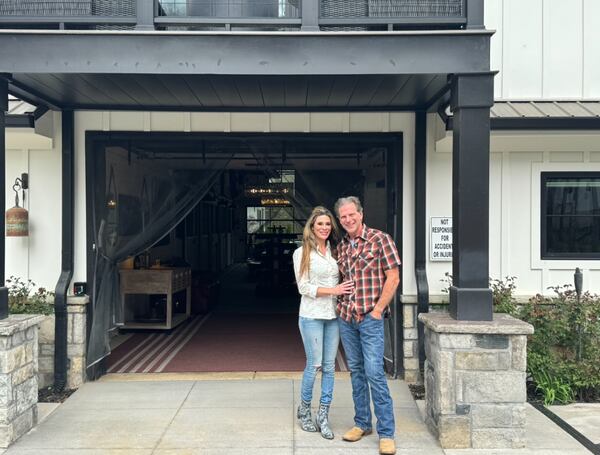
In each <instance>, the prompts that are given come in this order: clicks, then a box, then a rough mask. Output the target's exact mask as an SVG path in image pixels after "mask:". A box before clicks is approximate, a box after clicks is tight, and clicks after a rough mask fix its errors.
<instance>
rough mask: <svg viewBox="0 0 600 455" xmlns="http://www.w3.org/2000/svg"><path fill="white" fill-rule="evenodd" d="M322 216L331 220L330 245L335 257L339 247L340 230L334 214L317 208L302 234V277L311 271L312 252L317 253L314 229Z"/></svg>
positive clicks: (321, 207) (319, 207) (323, 208)
mask: <svg viewBox="0 0 600 455" xmlns="http://www.w3.org/2000/svg"><path fill="white" fill-rule="evenodd" d="M321 215H326V216H328V217H329V219H330V220H331V234H329V238H328V239H327V240H329V243H330V244H331V253H332V254H333V255H335V246H336V245H337V243H338V241H339V239H340V229H339V228H338V225H337V223H336V221H335V217H334V216H333V214H332V213H331V212H330V211H329V210H327V209H326V208H325V207H323V206H320V205H318V206H316V207H315V208H314V209H313V211H312V213H311V214H310V216H309V217H308V220H306V224H305V225H304V231H303V232H302V259H301V261H300V276H303V275H304V274H305V273H306V274H308V273H309V271H310V252H311V251H312V250H315V251H317V248H318V245H317V239H316V238H315V233H314V232H313V230H312V228H313V226H314V225H315V221H316V219H317V217H319V216H321Z"/></svg>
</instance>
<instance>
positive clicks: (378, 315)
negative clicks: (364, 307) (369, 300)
mask: <svg viewBox="0 0 600 455" xmlns="http://www.w3.org/2000/svg"><path fill="white" fill-rule="evenodd" d="M370 315H371V317H372V318H373V319H377V320H378V321H379V320H381V319H382V318H383V314H382V312H381V311H380V310H378V309H377V308H373V309H372V310H371V313H370Z"/></svg>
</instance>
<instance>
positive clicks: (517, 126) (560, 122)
mask: <svg viewBox="0 0 600 455" xmlns="http://www.w3.org/2000/svg"><path fill="white" fill-rule="evenodd" d="M490 122H491V123H490V128H491V129H492V131H509V130H518V131H523V130H529V131H534V130H540V131H544V130H553V131H557V130H563V131H569V130H571V131H594V130H600V117H503V118H498V117H493V118H491V119H490ZM453 126H454V120H453V119H452V117H450V118H448V119H447V121H446V130H448V131H452V128H453Z"/></svg>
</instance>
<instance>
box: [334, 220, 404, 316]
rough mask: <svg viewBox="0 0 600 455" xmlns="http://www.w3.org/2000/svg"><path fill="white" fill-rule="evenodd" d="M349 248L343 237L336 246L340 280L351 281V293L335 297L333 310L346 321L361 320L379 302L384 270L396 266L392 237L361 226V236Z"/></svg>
mask: <svg viewBox="0 0 600 455" xmlns="http://www.w3.org/2000/svg"><path fill="white" fill-rule="evenodd" d="M355 242H356V243H355V246H352V243H351V241H350V238H349V237H348V235H346V236H345V237H344V238H343V240H342V241H341V242H340V243H339V245H338V246H337V251H338V260H337V261H338V267H339V268H340V273H341V274H342V281H347V280H352V281H354V293H353V294H347V295H340V296H339V297H338V304H337V311H338V313H339V315H340V317H341V318H342V319H344V320H346V321H351V320H352V318H354V319H355V320H356V321H362V320H363V318H364V315H365V314H367V313H368V312H370V311H371V310H372V309H373V307H375V304H376V303H377V301H378V300H379V296H380V295H381V290H382V288H383V284H384V283H385V272H386V270H390V269H393V268H395V267H398V266H399V265H400V256H399V255H398V250H397V249H396V245H395V243H394V241H393V240H392V237H391V236H390V235H389V234H386V233H385V232H381V231H379V230H377V229H371V228H369V227H367V226H365V225H364V224H363V229H362V233H361V234H360V235H359V236H357V237H356V238H355Z"/></svg>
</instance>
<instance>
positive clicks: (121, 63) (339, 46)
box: [0, 30, 493, 75]
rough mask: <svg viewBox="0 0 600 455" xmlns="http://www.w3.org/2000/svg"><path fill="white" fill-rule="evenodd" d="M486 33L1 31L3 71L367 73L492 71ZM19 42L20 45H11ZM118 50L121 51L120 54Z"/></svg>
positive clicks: (269, 73)
mask: <svg viewBox="0 0 600 455" xmlns="http://www.w3.org/2000/svg"><path fill="white" fill-rule="evenodd" d="M492 33H493V32H491V31H488V30H475V31H468V30H459V31H456V30H444V31H402V32H400V31H398V32H356V33H352V32H344V33H341V32H340V33H335V32H313V33H304V32H295V33H283V32H281V33H276V32H271V33H257V32H245V33H243V32H239V33H238V32H203V33H200V32H198V33H192V32H186V33H181V34H178V33H173V32H158V31H153V32H148V33H145V32H131V33H127V32H122V31H121V32H118V33H115V32H112V31H68V32H65V31H61V30H43V31H40V30H38V31H20V30H0V72H6V73H13V74H18V73H29V74H40V73H68V74H74V73H76V74H94V73H112V74H214V75H227V74H229V75H344V74H348V75H365V74H372V75H377V74H406V75H411V74H450V73H459V72H460V73H472V72H481V71H489V53H490V36H491V34H492ZM15 41H18V43H19V46H14V43H15ZM115 49H118V50H119V51H118V52H115Z"/></svg>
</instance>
